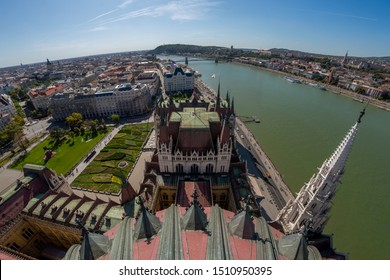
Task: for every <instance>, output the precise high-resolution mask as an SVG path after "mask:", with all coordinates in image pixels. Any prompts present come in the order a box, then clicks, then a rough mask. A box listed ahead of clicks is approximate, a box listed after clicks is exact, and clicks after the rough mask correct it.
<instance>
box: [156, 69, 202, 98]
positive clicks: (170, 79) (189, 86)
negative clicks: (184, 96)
mask: <svg viewBox="0 0 390 280" xmlns="http://www.w3.org/2000/svg"><path fill="white" fill-rule="evenodd" d="M194 83H195V77H194V74H193V73H192V72H190V71H189V70H187V71H185V72H184V71H183V69H182V68H180V67H176V68H175V71H174V72H173V73H165V75H164V85H165V91H166V92H177V91H182V92H184V91H193V90H194Z"/></svg>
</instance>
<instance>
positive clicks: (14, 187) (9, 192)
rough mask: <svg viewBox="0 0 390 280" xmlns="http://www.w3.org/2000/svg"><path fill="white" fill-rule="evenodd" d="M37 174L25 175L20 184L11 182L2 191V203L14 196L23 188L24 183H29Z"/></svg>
mask: <svg viewBox="0 0 390 280" xmlns="http://www.w3.org/2000/svg"><path fill="white" fill-rule="evenodd" d="M35 177H37V175H35V174H30V175H28V176H25V177H23V178H22V179H21V180H20V183H19V185H18V183H17V182H15V183H13V184H11V185H10V186H9V187H8V188H6V189H5V190H3V191H2V192H1V199H0V205H1V204H3V203H4V202H6V201H7V200H8V199H9V198H10V197H12V196H13V195H14V194H15V193H17V192H18V191H19V189H20V188H22V185H24V184H27V185H28V184H29V183H30V182H31V181H32V180H33V179H34V178H35Z"/></svg>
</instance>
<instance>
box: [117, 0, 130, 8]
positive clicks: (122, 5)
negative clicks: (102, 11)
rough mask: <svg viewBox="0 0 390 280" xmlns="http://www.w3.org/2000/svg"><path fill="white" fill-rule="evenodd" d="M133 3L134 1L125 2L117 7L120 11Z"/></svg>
mask: <svg viewBox="0 0 390 280" xmlns="http://www.w3.org/2000/svg"><path fill="white" fill-rule="evenodd" d="M133 2H134V0H126V1H124V2H123V3H122V4H120V5H119V6H118V7H119V8H121V9H123V8H126V6H128V5H130V4H131V3H133Z"/></svg>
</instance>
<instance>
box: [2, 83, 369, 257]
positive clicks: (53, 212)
mask: <svg viewBox="0 0 390 280" xmlns="http://www.w3.org/2000/svg"><path fill="white" fill-rule="evenodd" d="M363 114H364V112H363V113H362V115H363ZM362 115H361V116H360V117H359V120H358V121H357V122H356V124H355V125H354V126H353V127H352V128H351V130H350V131H349V132H348V133H347V135H346V136H345V138H344V139H343V140H342V142H341V144H340V145H339V147H337V149H336V151H335V152H334V153H333V154H332V155H331V157H330V158H329V159H327V160H326V161H325V162H324V164H323V166H322V167H321V168H320V170H319V172H318V174H314V175H313V177H312V179H311V180H310V181H309V183H307V184H306V185H305V186H304V187H303V188H302V190H301V192H300V193H299V194H298V196H297V197H296V198H295V199H294V200H291V201H289V202H288V203H287V204H286V206H285V207H284V208H283V209H282V211H281V212H280V214H279V216H278V218H277V219H276V220H275V221H269V220H266V218H265V217H263V216H262V215H261V214H260V213H261V211H260V210H261V209H260V206H259V200H260V199H262V198H260V197H258V196H256V195H254V192H253V190H252V186H251V183H250V181H249V180H248V173H247V167H246V162H244V161H243V160H242V159H241V156H240V154H239V153H238V152H237V139H236V137H235V133H234V131H235V122H236V112H235V109H234V100H231V99H230V98H229V94H227V95H226V98H224V99H222V98H221V96H220V92H219V90H218V93H217V96H216V98H215V99H214V100H208V99H206V98H205V97H204V96H203V95H202V93H201V92H198V91H196V90H195V91H193V92H191V91H189V92H188V95H187V98H182V99H180V100H179V99H174V98H173V94H170V95H169V96H167V97H166V98H165V99H164V98H160V99H159V100H158V101H156V104H155V111H154V116H155V121H154V130H155V133H156V149H155V150H154V154H153V156H152V159H151V160H150V161H148V162H146V163H145V170H144V174H143V180H142V182H141V183H140V185H139V186H132V185H130V183H129V182H128V181H127V180H126V179H125V176H123V178H122V188H121V191H120V192H119V193H118V194H106V193H99V192H93V191H84V192H80V191H79V190H78V191H76V190H75V189H74V188H72V187H71V186H70V185H69V184H68V183H67V182H66V180H65V179H64V178H63V177H61V176H58V175H57V174H55V172H53V171H51V170H49V169H48V168H46V167H44V166H37V165H31V164H30V165H26V166H25V167H24V169H23V171H24V177H23V178H22V179H20V180H18V181H17V182H15V183H14V184H12V185H11V186H9V187H6V188H5V189H2V190H1V199H0V213H1V217H0V259H66V260H70V259H77V260H84V259H89V260H90V259H101V260H102V259H104V260H118V259H119V260H123V259H126V260H131V259H152V260H155V259H161V260H163V259H169V260H172V259H175V260H176V259H201V260H202V259H209V260H221V259H243V260H250V259H253V260H254V259H268V260H269V259H271V260H273V259H291V260H294V259H311V260H315V259H316V260H317V259H344V258H345V257H346V256H345V255H344V254H340V253H337V252H335V250H334V249H333V248H332V238H331V237H330V236H326V235H324V234H322V230H323V228H324V226H325V224H326V222H327V220H328V218H329V209H330V207H331V202H332V198H333V197H334V194H335V192H336V185H337V183H338V179H339V177H340V176H341V174H342V171H343V168H344V166H345V163H346V159H347V156H348V153H349V151H350V149H351V147H352V142H353V139H354V138H355V136H356V133H357V129H358V126H359V124H360V121H361V117H362Z"/></svg>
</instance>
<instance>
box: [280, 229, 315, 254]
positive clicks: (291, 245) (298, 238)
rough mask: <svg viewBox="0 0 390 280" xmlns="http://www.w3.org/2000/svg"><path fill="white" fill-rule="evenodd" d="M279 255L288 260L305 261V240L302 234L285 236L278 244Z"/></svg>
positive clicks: (306, 251) (306, 252)
mask: <svg viewBox="0 0 390 280" xmlns="http://www.w3.org/2000/svg"><path fill="white" fill-rule="evenodd" d="M278 249H279V253H280V254H281V255H283V256H285V257H286V258H287V259H289V260H307V259H308V250H307V242H306V238H305V236H304V235H303V234H302V233H295V234H290V235H285V236H283V237H282V238H281V239H279V242H278Z"/></svg>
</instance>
